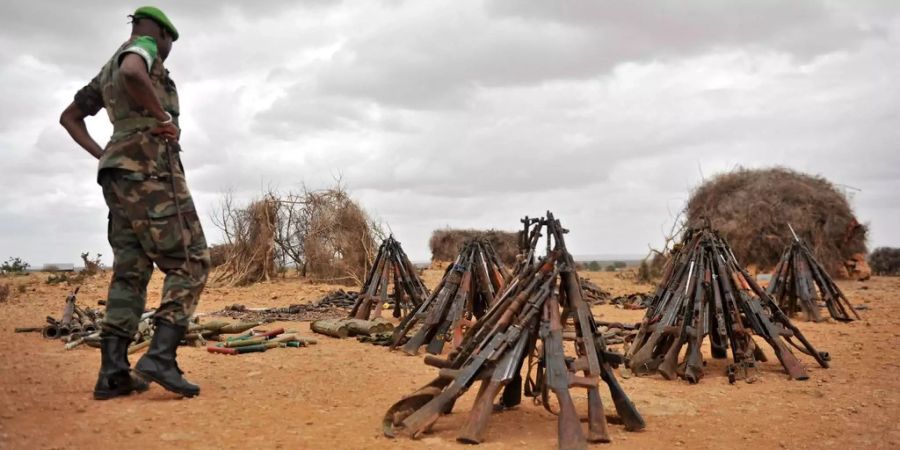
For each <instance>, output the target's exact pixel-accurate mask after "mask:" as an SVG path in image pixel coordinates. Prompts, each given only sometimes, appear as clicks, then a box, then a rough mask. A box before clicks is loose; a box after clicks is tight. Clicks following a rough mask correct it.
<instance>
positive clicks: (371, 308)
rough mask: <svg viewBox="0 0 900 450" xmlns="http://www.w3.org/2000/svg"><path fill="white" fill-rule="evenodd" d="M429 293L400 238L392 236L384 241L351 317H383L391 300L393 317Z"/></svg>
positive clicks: (396, 316) (365, 318) (399, 315)
mask: <svg viewBox="0 0 900 450" xmlns="http://www.w3.org/2000/svg"><path fill="white" fill-rule="evenodd" d="M392 277H393V294H392V295H391V297H392V298H389V297H388V284H390V282H391V278H392ZM427 296H428V288H426V287H425V283H424V282H422V279H421V278H419V275H418V274H417V273H416V268H415V266H413V264H412V263H411V262H410V261H409V258H408V257H407V256H406V252H404V251H403V248H402V247H401V246H400V242H398V241H397V240H396V239H394V236H389V237H388V238H387V239H385V240H384V241H382V242H381V247H380V248H379V249H378V255H377V256H376V257H375V262H374V263H373V264H372V268H371V269H370V270H369V273H368V275H367V276H366V280H365V283H363V286H362V288H361V289H360V292H359V295H358V296H357V298H356V304H354V305H353V310H352V311H350V316H349V317H351V318H355V319H362V320H369V319H375V318H378V317H381V310H382V308H383V307H384V305H385V304H388V303H389V302H390V303H393V305H394V307H393V310H394V313H393V315H394V317H395V318H400V317H404V316H406V315H408V314H409V312H410V311H412V310H413V309H415V308H417V307H419V305H421V304H422V302H423V301H424V300H425V298H426V297H427Z"/></svg>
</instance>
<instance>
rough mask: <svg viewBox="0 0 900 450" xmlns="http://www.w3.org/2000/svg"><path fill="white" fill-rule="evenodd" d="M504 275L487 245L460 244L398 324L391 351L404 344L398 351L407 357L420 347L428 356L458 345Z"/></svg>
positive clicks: (479, 241) (476, 242)
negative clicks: (426, 293) (434, 284)
mask: <svg viewBox="0 0 900 450" xmlns="http://www.w3.org/2000/svg"><path fill="white" fill-rule="evenodd" d="M505 271H506V269H505V268H504V267H503V266H502V263H500V261H499V259H498V258H497V256H496V255H495V252H494V249H493V247H492V246H491V244H490V242H488V241H487V240H484V239H472V240H469V241H467V242H466V243H464V244H463V247H462V249H461V251H460V253H459V255H458V256H457V257H456V261H455V262H454V263H453V264H452V265H450V266H449V267H447V270H446V272H445V273H444V277H443V279H442V280H441V282H440V283H439V284H438V287H437V288H436V289H435V290H434V292H433V293H432V294H431V295H430V296H429V297H428V298H427V299H426V300H425V301H424V302H422V304H421V305H419V307H418V308H416V310H415V311H414V312H412V313H411V314H409V315H407V316H406V317H405V318H404V319H403V320H401V321H400V324H399V325H398V326H397V328H396V329H395V330H394V342H393V343H392V345H391V348H396V347H398V346H400V345H401V342H404V344H403V345H402V347H401V348H402V350H403V351H404V352H406V353H408V354H410V355H414V354H416V353H418V352H419V348H420V347H422V346H426V350H427V352H428V353H431V354H440V353H441V352H442V351H443V349H444V346H445V344H447V343H450V344H451V347H456V346H457V345H459V342H460V341H461V340H462V336H463V334H464V333H465V330H467V329H468V328H470V327H471V326H472V324H473V323H474V322H475V320H477V319H478V318H480V317H482V316H483V315H484V314H485V311H487V309H488V308H489V307H490V306H491V299H492V298H494V296H495V295H496V294H497V292H499V291H501V290H503V288H504V287H505V285H506V282H507V278H506V277H505V276H504V275H503V274H504V273H505ZM419 323H421V326H420V327H419V328H418V330H416V331H413V327H414V326H416V325H417V324H419Z"/></svg>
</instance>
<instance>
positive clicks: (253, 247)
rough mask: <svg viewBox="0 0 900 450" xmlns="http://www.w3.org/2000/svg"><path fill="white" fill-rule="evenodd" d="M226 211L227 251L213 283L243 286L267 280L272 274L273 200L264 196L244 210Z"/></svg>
mask: <svg viewBox="0 0 900 450" xmlns="http://www.w3.org/2000/svg"><path fill="white" fill-rule="evenodd" d="M228 210H229V211H230V213H229V217H228V218H227V220H226V221H225V223H226V224H227V225H226V229H225V235H226V239H227V242H226V244H228V245H227V246H226V249H227V251H226V252H225V255H224V263H222V265H221V266H219V267H218V268H217V269H216V272H215V274H214V275H213V282H214V283H216V284H224V285H228V286H245V285H248V284H251V283H256V282H260V281H268V280H269V279H271V278H272V276H274V275H275V228H276V222H275V219H276V212H277V211H276V210H277V203H276V201H275V199H273V198H271V197H266V198H264V199H262V200H258V201H256V202H253V203H251V204H250V206H248V207H247V208H246V209H234V208H229V209H228Z"/></svg>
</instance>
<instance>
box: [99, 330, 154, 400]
mask: <svg viewBox="0 0 900 450" xmlns="http://www.w3.org/2000/svg"><path fill="white" fill-rule="evenodd" d="M130 343H131V339H127V338H123V337H121V336H116V335H112V334H104V335H103V336H102V337H101V338H100V375H99V376H98V377H97V384H96V385H95V386H94V399H95V400H108V399H111V398H113V397H119V396H123V395H128V394H131V393H132V392H144V391H146V390H147V389H148V388H149V386H148V385H147V383H146V382H145V381H143V380H140V379H137V378H134V377H132V376H131V373H130V372H129V367H130V365H129V364H128V344H130Z"/></svg>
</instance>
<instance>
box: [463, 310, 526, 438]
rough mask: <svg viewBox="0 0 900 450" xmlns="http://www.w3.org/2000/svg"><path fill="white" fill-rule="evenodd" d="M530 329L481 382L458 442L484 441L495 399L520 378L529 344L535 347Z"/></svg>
mask: <svg viewBox="0 0 900 450" xmlns="http://www.w3.org/2000/svg"><path fill="white" fill-rule="evenodd" d="M530 329H531V328H528V327H526V328H525V329H524V332H523V333H522V334H521V335H520V336H519V340H518V341H516V344H515V346H513V348H512V350H510V351H507V352H506V354H505V355H504V356H503V358H502V359H501V360H500V361H499V362H498V363H497V365H496V367H494V369H493V371H492V374H491V378H490V379H486V380H483V381H482V382H481V386H480V387H479V388H478V395H477V396H476V398H475V403H474V404H473V405H472V409H471V410H470V411H469V416H468V419H467V420H466V424H465V425H464V426H463V428H462V430H460V432H459V434H458V435H457V437H456V440H457V441H459V442H462V443H465V444H478V443H481V441H482V440H483V437H484V430H485V429H486V428H487V424H488V421H489V420H490V417H491V413H492V412H493V410H494V398H495V397H497V394H499V393H500V389H502V388H504V387H506V386H508V385H509V383H510V381H512V380H513V379H514V378H516V377H517V376H519V368H520V365H521V361H522V358H523V357H524V356H525V352H526V349H527V348H529V345H528V344H529V343H531V344H532V345H533V343H532V342H531V341H532V339H531V332H530Z"/></svg>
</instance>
